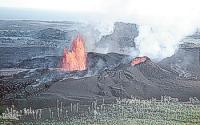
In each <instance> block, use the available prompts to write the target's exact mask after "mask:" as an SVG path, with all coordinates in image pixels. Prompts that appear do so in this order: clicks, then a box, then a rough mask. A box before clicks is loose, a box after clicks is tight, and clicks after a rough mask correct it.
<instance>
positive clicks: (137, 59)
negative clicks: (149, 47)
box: [131, 56, 147, 65]
mask: <svg viewBox="0 0 200 125" xmlns="http://www.w3.org/2000/svg"><path fill="white" fill-rule="evenodd" d="M146 60H147V57H146V56H142V57H136V58H134V59H133V60H132V62H131V64H132V65H137V64H140V63H143V62H145V61H146Z"/></svg>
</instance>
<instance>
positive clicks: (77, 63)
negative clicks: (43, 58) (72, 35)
mask: <svg viewBox="0 0 200 125" xmlns="http://www.w3.org/2000/svg"><path fill="white" fill-rule="evenodd" d="M61 65H62V69H63V70H64V71H77V70H78V71H81V70H85V69H86V65H87V53H86V50H85V45H84V40H83V38H82V37H81V36H80V34H78V36H77V37H76V39H75V40H74V41H73V43H72V47H71V51H68V50H67V49H66V48H65V49H64V54H63V58H62V64H61Z"/></svg>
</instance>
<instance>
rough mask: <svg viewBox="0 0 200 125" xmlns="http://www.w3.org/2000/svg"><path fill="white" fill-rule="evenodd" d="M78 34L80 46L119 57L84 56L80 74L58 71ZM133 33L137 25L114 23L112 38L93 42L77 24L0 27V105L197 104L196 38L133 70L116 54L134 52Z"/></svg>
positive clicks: (199, 59)
mask: <svg viewBox="0 0 200 125" xmlns="http://www.w3.org/2000/svg"><path fill="white" fill-rule="evenodd" d="M94 31H95V32H94ZM123 31H124V32H123ZM78 32H80V33H82V34H83V36H84V35H85V36H86V40H87V37H88V36H90V38H91V39H92V40H95V41H96V43H95V45H96V46H97V47H98V46H100V47H107V44H115V42H116V43H117V44H116V45H118V46H120V47H118V48H119V49H118V50H116V51H118V52H119V53H121V54H119V53H107V54H100V53H95V52H88V53H87V69H86V70H84V71H73V72H66V71H63V70H61V69H60V67H61V65H60V61H61V59H62V52H63V48H64V47H68V48H69V45H70V44H71V41H72V39H73V38H74V37H75V36H76V34H77V33H78ZM138 32H139V31H138V29H137V25H135V24H129V23H128V24H126V23H122V22H120V23H116V24H115V29H114V31H113V33H111V34H110V35H106V36H102V38H101V39H97V38H98V35H99V32H98V31H96V30H94V29H92V28H88V26H86V25H84V24H80V23H74V22H47V21H0V73H1V76H0V89H1V90H0V92H1V93H0V98H1V101H2V102H3V103H10V104H12V103H15V104H16V106H17V107H19V108H23V107H30V106H31V107H34V108H38V107H40V108H41V107H46V106H50V105H55V104H56V100H57V99H59V100H62V101H63V102H66V104H67V103H70V102H74V101H75V102H77V101H78V102H87V101H90V100H93V99H102V98H105V100H108V101H111V100H112V99H114V98H119V97H120V98H130V97H131V96H134V97H138V98H145V99H146V98H152V97H154V98H160V97H161V96H164V95H166V96H171V97H176V98H179V99H180V100H183V101H184V100H188V99H189V97H197V98H198V99H200V75H199V74H200V46H199V45H200V39H199V34H198V33H197V34H194V35H193V36H188V37H187V38H185V39H183V42H182V43H183V44H181V45H180V47H179V49H178V50H177V51H176V53H175V54H174V55H173V56H171V57H168V58H165V59H163V60H162V61H160V62H153V61H152V60H151V59H150V58H148V57H145V58H146V60H145V61H144V62H142V63H139V64H135V65H133V64H131V62H132V60H133V57H131V56H129V55H126V54H122V53H124V50H125V49H126V48H127V47H129V46H131V47H135V42H134V40H135V38H136V37H137V36H138ZM89 34H93V36H92V37H91V35H89ZM101 43H102V44H101ZM86 47H87V46H86Z"/></svg>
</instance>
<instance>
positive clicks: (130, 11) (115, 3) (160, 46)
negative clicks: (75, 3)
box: [90, 0, 200, 60]
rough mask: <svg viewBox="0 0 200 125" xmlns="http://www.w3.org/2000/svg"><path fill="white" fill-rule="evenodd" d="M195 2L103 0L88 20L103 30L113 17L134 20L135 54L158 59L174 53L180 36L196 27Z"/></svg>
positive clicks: (108, 28) (199, 18)
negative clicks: (95, 13) (136, 27)
mask: <svg viewBox="0 0 200 125" xmlns="http://www.w3.org/2000/svg"><path fill="white" fill-rule="evenodd" d="M103 2H104V3H103ZM199 3H200V2H199V1H198V0H126V1H124V0H109V1H108V2H107V1H104V0H103V1H102V3H101V4H100V5H101V6H102V8H101V9H102V10H100V9H98V12H99V13H100V16H99V15H95V16H93V18H90V19H91V20H90V22H93V24H96V26H97V28H98V29H100V31H101V32H103V33H104V34H106V33H110V32H111V29H112V26H113V23H114V22H116V21H123V22H129V23H136V24H138V25H139V36H138V37H137V39H136V41H135V42H136V45H137V47H138V49H139V53H140V54H139V55H141V56H149V57H150V58H153V59H158V60H160V59H162V58H165V57H169V56H171V55H172V54H174V52H175V50H176V48H177V46H178V44H179V43H180V42H181V40H182V39H183V38H184V37H185V36H187V35H190V34H192V33H194V32H195V31H196V30H197V28H198V27H199V24H200V16H199V13H200V7H199V6H198V5H199ZM99 17H100V19H99V21H98V22H97V21H96V22H95V20H97V19H98V18H99ZM102 22H103V23H104V27H103V26H102ZM99 24H101V25H100V26H101V27H99ZM105 31H106V32H105ZM110 47H113V46H112V45H110ZM130 54H134V51H133V52H132V53H130Z"/></svg>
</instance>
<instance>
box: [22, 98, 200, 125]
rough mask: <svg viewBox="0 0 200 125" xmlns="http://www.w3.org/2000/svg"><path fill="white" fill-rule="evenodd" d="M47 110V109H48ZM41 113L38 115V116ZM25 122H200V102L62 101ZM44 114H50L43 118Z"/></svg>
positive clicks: (199, 124) (95, 124)
mask: <svg viewBox="0 0 200 125" xmlns="http://www.w3.org/2000/svg"><path fill="white" fill-rule="evenodd" d="M45 110H46V111H45ZM36 115H38V117H36ZM36 115H35V116H34V118H35V119H34V120H29V121H27V120H22V121H21V122H22V123H21V124H23V125H32V124H34V125H200V105H199V104H198V103H195V104H192V103H191V102H184V103H183V102H177V101H175V102H172V101H166V100H165V101H158V100H154V99H153V100H139V99H123V100H118V101H117V103H114V104H101V105H97V102H94V103H92V105H90V106H86V105H84V106H81V105H77V104H72V105H71V106H69V107H68V108H67V107H62V104H61V105H60V103H59V105H58V106H57V107H54V108H51V109H43V110H42V112H41V114H36ZM39 115H41V116H45V115H46V116H49V118H46V119H44V118H42V117H39Z"/></svg>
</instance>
